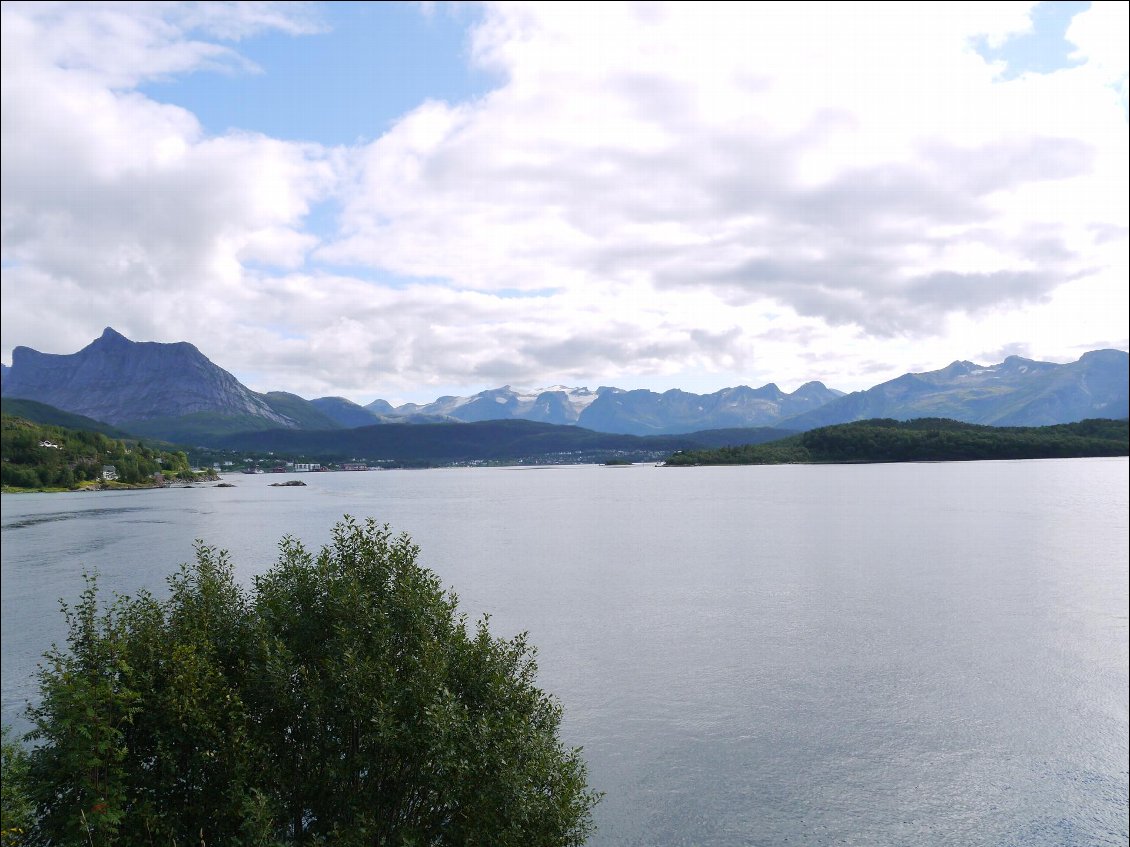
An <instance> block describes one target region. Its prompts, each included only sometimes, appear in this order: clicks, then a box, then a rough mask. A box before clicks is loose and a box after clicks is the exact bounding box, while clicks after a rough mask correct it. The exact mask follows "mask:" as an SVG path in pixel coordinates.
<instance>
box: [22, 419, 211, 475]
mask: <svg viewBox="0 0 1130 847" xmlns="http://www.w3.org/2000/svg"><path fill="white" fill-rule="evenodd" d="M0 456H2V459H3V461H2V462H0V482H2V483H3V485H4V487H5V488H16V489H38V488H78V487H81V486H83V485H84V484H91V483H93V482H96V481H100V480H102V478H103V469H104V468H105V467H106V466H111V465H112V466H113V468H114V474H115V476H116V481H117V482H118V483H123V484H127V485H137V484H141V483H152V482H153V481H154V475H155V474H161V475H162V476H163V477H165V478H177V479H195V478H196V474H194V473H193V472H192V470H191V469H190V467H189V463H188V457H187V456H186V455H185V454H184V453H180V452H168V451H162V450H157V449H154V448H151V447H146V446H144V445H143V444H141V443H140V442H136V441H123V440H119V439H115V438H110V437H108V436H106V435H103V434H102V433H100V432H89V431H84V430H74V429H66V428H64V427H60V426H48V425H44V424H37V423H32V422H31V421H28V420H25V419H23V418H18V417H12V416H9V415H3V416H2V417H0Z"/></svg>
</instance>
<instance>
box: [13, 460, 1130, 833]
mask: <svg viewBox="0 0 1130 847" xmlns="http://www.w3.org/2000/svg"><path fill="white" fill-rule="evenodd" d="M1127 469H1128V464H1127V460H1126V459H1084V460H1062V461H1061V460H1046V461H1027V462H976V463H940V464H904V465H855V466H780V467H734V468H694V469H660V468H652V467H632V468H604V467H595V466H594V467H560V468H549V469H520V468H497V469H482V468H480V469H452V470H433V471H388V472H381V473H353V474H350V473H338V474H306V475H303V476H302V477H301V478H302V479H303V480H304V481H305V482H306V483H307V487H305V488H270V487H268V483H270V482H275V481H278V480H279V477H277V476H272V475H264V476H238V477H232V478H229V479H230V481H232V482H234V483H235V484H236V487H235V488H227V489H219V488H213V487H197V488H193V489H177V488H173V489H167V490H160V491H139V492H114V493H101V494H71V495H4V497H3V501H2V503H3V532H2V541H3V545H2V549H3V715H4V721H5V722H6V723H12V722H15V723H17V725H19V724H20V719H19V713H20V711H21V709H22V705H23V703H24V701H25V700H26V699H27V698H29V697H30V696H32V695H33V693H34V679H33V676H34V668H35V663H36V660H37V658H38V655H39V654H40V653H41V652H42V650H43V649H44V648H45V647H46V646H47V645H48V644H49V643H50V641H51V640H53V639H60V638H61V637H62V621H61V617H60V615H59V614H58V611H57V601H58V599H59V598H60V597H64V598H67V599H74V598H76V597H77V595H78V594H79V592H80V591H81V588H82V583H81V580H80V574H81V573H82V571H83V570H92V569H97V571H98V572H99V573H100V579H101V585H102V586H103V587H104V588H106V589H116V590H118V591H122V592H133V591H135V590H136V589H138V588H140V587H147V588H149V589H152V590H162V589H163V585H164V582H163V581H164V577H165V576H166V575H167V574H168V573H169V572H170V571H171V570H172V569H173V568H174V566H175V565H176V564H177V563H178V562H181V561H185V560H187V559H189V558H191V555H192V542H193V540H194V539H196V538H201V539H204V540H205V541H207V542H208V543H209V544H213V545H216V546H219V547H222V548H226V549H227V550H229V551H230V552H231V555H232V558H233V561H234V562H235V564H236V568H237V573H238V575H239V577H240V578H241V579H242V580H244V581H249V580H250V577H251V576H252V575H253V574H255V573H259V572H262V571H263V570H265V569H266V568H267V567H268V566H269V565H270V564H271V563H272V562H273V561H274V558H275V545H276V543H277V542H278V540H279V538H281V537H282V536H283V535H286V534H291V535H293V536H295V537H297V538H299V539H301V540H303V541H305V542H307V543H308V544H309V545H311V546H313V545H318V544H320V543H323V542H325V541H326V540H328V537H329V530H330V527H331V526H332V524H333V523H334V522H335V521H336V520H338V519H339V518H340V517H341V516H342V515H343V514H344V513H349V514H352V515H355V516H358V517H366V516H373V517H375V518H376V519H377V520H378V521H381V522H388V523H390V524H391V525H392V526H393V527H394V528H395V529H397V530H403V531H406V532H408V533H409V534H411V535H412V537H413V539H414V540H415V541H416V542H417V543H418V544H419V545H420V547H421V548H422V557H421V558H422V560H423V561H424V563H425V564H427V565H428V566H430V567H431V568H433V569H434V570H435V571H436V572H438V573H439V575H440V577H441V578H442V579H443V581H444V582H445V583H446V584H448V585H450V586H452V587H454V588H455V589H456V590H457V592H458V593H459V596H460V600H461V603H462V606H463V608H464V609H465V610H466V611H467V612H468V613H469V614H470V615H471V616H472V617H474V616H477V615H478V614H479V613H481V612H484V611H486V612H490V613H491V615H492V618H491V626H492V629H493V631H494V632H495V633H496V634H502V635H510V634H513V633H515V632H518V631H520V630H528V631H529V633H530V639H531V642H532V643H533V644H535V645H537V646H538V648H539V663H540V667H541V673H540V677H539V678H540V682H541V684H542V686H543V687H544V688H546V689H548V690H550V691H552V692H553V693H554V694H556V695H557V696H558V697H559V698H560V700H561V701H562V703H563V704H564V706H565V724H564V727H563V732H564V735H565V737H566V740H567V742H568V743H569V744H576V745H583V746H584V748H585V757H586V759H587V760H588V762H589V768H590V777H591V781H592V783H593V785H594V787H596V788H598V789H600V790H602V791H604V792H606V796H605V799H604V801H603V802H602V803H601V805H600V806H599V807H598V812H597V821H598V824H599V826H600V831H599V833H598V834H597V836H596V837H595V838H594V839H593V840H592V842H591V843H592V844H594V845H606V846H607V845H641V847H642V845H716V846H717V847H737V845H782V844H801V845H818V844H819V845H824V844H846V845H876V846H877V847H879V846H881V845H916V844H929V845H1105V844H1112V845H1113V844H1126V843H1127V839H1128V834H1127V803H1128V795H1127V783H1128V778H1127V753H1128V749H1127V722H1128V715H1127V696H1128V692H1127V606H1128V602H1127V582H1128V579H1127V576H1128V574H1127V562H1128V552H1130V551H1128V526H1127V523H1128V517H1127V516H1128V502H1127V491H1128V473H1127Z"/></svg>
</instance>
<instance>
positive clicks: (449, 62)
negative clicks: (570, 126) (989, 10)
mask: <svg viewBox="0 0 1130 847" xmlns="http://www.w3.org/2000/svg"><path fill="white" fill-rule="evenodd" d="M322 8H323V20H324V23H325V24H326V25H327V27H328V31H326V32H322V33H318V34H313V35H298V36H293V35H288V34H286V33H282V32H278V31H270V32H265V33H262V34H260V35H257V36H255V37H252V38H247V39H244V40H242V41H239V42H238V43H235V44H233V45H232V46H233V48H234V49H236V50H238V51H239V53H240V54H241V55H243V56H244V57H246V58H247V59H249V60H251V61H252V62H254V63H255V64H256V65H258V66H259V68H260V69H261V71H262V72H261V73H236V74H235V75H234V76H233V75H231V74H228V73H223V72H209V71H197V72H195V73H192V74H187V75H185V76H179V77H175V78H172V79H167V80H160V81H153V82H149V83H147V84H145V85H144V86H141V88H140V90H141V92H142V93H144V94H146V95H147V96H149V97H151V98H152V99H154V100H157V101H160V102H163V103H172V104H175V105H178V106H182V107H183V108H185V109H188V110H189V111H191V112H192V113H193V114H195V115H196V117H197V118H198V119H199V120H200V122H201V123H202V124H203V125H204V128H205V130H206V131H207V132H208V133H210V134H213V135H219V134H223V133H225V132H227V131H228V130H232V129H236V130H245V131H251V132H260V133H263V134H265V135H269V136H271V137H274V138H280V139H284V140H288V141H316V142H319V143H321V144H326V145H337V144H355V143H357V142H359V141H370V140H372V139H375V138H378V137H379V136H381V135H382V134H384V132H385V131H386V130H387V129H388V128H389V127H390V126H391V124H392V123H393V122H394V121H395V120H396V119H397V118H399V117H400V116H401V115H403V114H405V113H406V112H408V111H410V110H412V109H413V108H415V107H416V106H418V105H419V104H420V103H422V102H423V101H425V100H427V99H433V100H444V101H447V102H452V103H454V102H459V101H464V100H468V99H472V98H474V97H476V96H478V95H481V94H483V93H485V92H487V91H489V90H490V89H491V88H492V87H493V86H494V84H496V83H497V82H498V80H497V79H495V78H494V77H493V76H492V75H490V74H488V73H486V72H483V71H479V70H476V69H473V68H471V67H470V63H469V59H470V44H469V36H468V32H469V29H470V28H471V26H472V25H474V23H475V22H476V20H478V16H479V14H480V13H479V12H478V11H477V10H475V9H474V8H472V7H469V6H463V5H458V6H455V5H450V6H449V5H442V4H440V5H437V6H436V7H434V8H433V11H431V12H430V13H425V12H424V11H422V9H421V7H420V6H419V5H418V4H415V3H327V4H325V6H324V7H322Z"/></svg>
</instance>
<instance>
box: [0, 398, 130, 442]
mask: <svg viewBox="0 0 1130 847" xmlns="http://www.w3.org/2000/svg"><path fill="white" fill-rule="evenodd" d="M0 409H2V410H3V413H4V414H5V415H9V416H11V417H16V418H23V419H24V420H28V421H32V422H33V423H38V424H48V425H50V426H62V427H66V428H67V429H81V430H86V431H88V432H101V433H102V434H103V435H108V436H110V437H111V438H128V437H129V435H128V433H126V432H123V431H122V430H120V429H118V428H117V427H113V426H110V424H108V423H103V422H102V421H96V420H94V418H88V417H86V416H85V415H76V414H74V413H73V412H64V411H63V410H62V409H56V408H55V407H54V406H48V405H47V404H46V403H40V402H38V401H36V400H18V399H16V398H13V397H5V398H4V399H3V400H0Z"/></svg>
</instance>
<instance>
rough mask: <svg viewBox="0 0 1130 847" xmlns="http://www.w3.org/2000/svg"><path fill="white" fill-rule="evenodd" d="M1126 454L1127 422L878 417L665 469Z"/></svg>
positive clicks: (678, 460)
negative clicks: (999, 423) (985, 422)
mask: <svg viewBox="0 0 1130 847" xmlns="http://www.w3.org/2000/svg"><path fill="white" fill-rule="evenodd" d="M1128 454H1130V424H1128V423H1127V421H1125V420H1106V419H1095V420H1087V421H1080V422H1079V423H1073V424H1056V425H1054V426H1040V427H993V426H978V425H976V424H967V423H960V422H958V421H952V420H948V419H943V418H920V419H917V420H912V421H895V420H891V419H889V418H881V419H876V420H869V421H859V422H858V423H850V424H839V425H837V426H826V427H821V428H820V429H814V430H811V431H809V432H805V433H801V434H800V435H795V436H792V437H790V438H784V439H781V440H780V441H773V442H770V443H768V444H750V445H745V446H741V447H722V448H720V449H717V450H692V451H685V452H681V453H675V454H674V455H672V456H670V457H669V458H668V459H667V464H668V465H676V466H679V465H777V464H786V463H792V462H942V461H965V460H971V459H1050V458H1075V457H1083V456H1126V455H1128Z"/></svg>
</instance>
